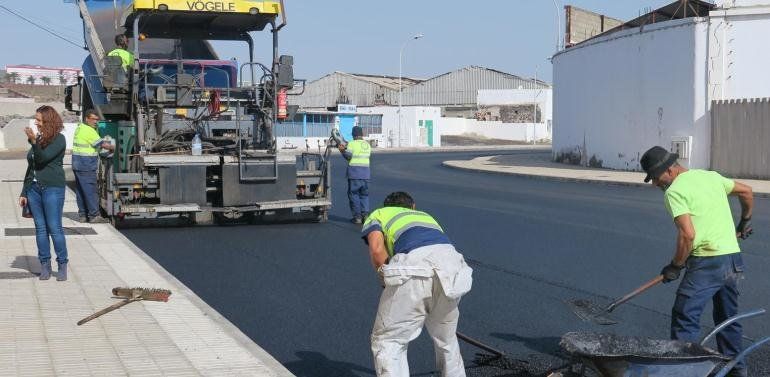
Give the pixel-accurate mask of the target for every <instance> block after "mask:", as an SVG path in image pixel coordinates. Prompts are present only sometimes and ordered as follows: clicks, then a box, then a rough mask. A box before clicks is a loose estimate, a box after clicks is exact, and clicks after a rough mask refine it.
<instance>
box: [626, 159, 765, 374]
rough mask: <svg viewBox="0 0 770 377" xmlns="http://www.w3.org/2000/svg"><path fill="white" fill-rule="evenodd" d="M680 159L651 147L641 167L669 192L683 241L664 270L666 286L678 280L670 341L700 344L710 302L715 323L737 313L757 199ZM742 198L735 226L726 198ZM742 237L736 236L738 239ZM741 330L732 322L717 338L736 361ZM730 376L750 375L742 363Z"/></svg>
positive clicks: (736, 184)
mask: <svg viewBox="0 0 770 377" xmlns="http://www.w3.org/2000/svg"><path fill="white" fill-rule="evenodd" d="M678 158H679V155H677V154H676V153H669V152H668V151H666V150H665V149H664V148H662V147H658V146H656V147H652V148H650V149H649V150H648V151H647V152H645V153H644V155H643V156H642V159H641V160H640V163H641V165H642V169H644V171H645V172H646V173H647V176H646V177H645V179H644V181H645V182H649V181H652V184H653V185H655V186H657V187H659V188H661V189H662V190H663V191H664V201H665V204H666V209H668V212H669V214H670V215H671V217H673V219H674V223H675V224H676V228H677V230H678V236H677V241H676V252H675V253H674V257H673V259H672V260H671V262H670V263H669V264H667V265H666V266H665V267H664V268H663V270H662V271H661V275H663V282H664V283H668V282H671V281H674V280H677V279H679V274H680V272H681V270H683V269H685V275H684V279H682V282H681V283H680V284H679V289H678V290H677V294H676V300H675V302H674V307H673V309H672V311H671V338H672V339H676V340H683V341H687V342H697V341H698V340H699V332H700V316H701V314H702V313H703V310H704V308H705V306H706V304H707V303H708V301H709V300H711V301H712V302H713V304H714V310H713V317H714V323H715V324H718V323H720V322H722V321H724V320H726V319H727V318H729V317H732V316H734V315H736V314H737V313H738V295H739V293H738V280H740V279H742V278H743V270H744V265H743V260H742V258H741V253H740V251H741V250H740V247H739V246H738V241H737V237H739V238H741V239H746V238H747V237H748V236H749V235H750V234H751V233H752V229H751V212H752V207H753V196H752V195H753V194H752V190H751V187H749V186H747V185H745V184H742V183H740V182H736V181H733V180H731V179H727V178H725V177H722V176H721V175H720V174H719V173H717V172H713V171H707V170H697V169H689V170H688V169H687V168H685V167H683V166H681V165H679V164H678V163H677V159H678ZM729 195H734V196H737V197H738V200H739V201H740V204H741V217H740V222H739V223H738V226H737V227H736V226H735V223H734V222H733V217H732V212H731V210H730V204H729V203H728V199H727V197H728V196H729ZM736 236H737V237H736ZM741 336H742V328H741V325H740V324H738V323H733V324H731V325H730V326H728V327H727V328H725V329H724V330H722V331H721V332H720V333H719V334H718V335H717V346H718V347H719V352H721V353H722V354H724V355H726V356H729V357H734V356H736V355H737V354H739V353H740V352H741V350H742V345H741ZM728 376H746V367H745V363H744V362H743V361H741V362H740V363H738V364H737V365H736V366H735V368H733V370H732V371H731V372H730V374H729V375H728Z"/></svg>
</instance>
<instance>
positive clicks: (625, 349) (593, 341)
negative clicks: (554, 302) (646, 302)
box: [559, 332, 719, 359]
mask: <svg viewBox="0 0 770 377" xmlns="http://www.w3.org/2000/svg"><path fill="white" fill-rule="evenodd" d="M559 344H560V345H561V347H562V348H563V349H564V351H566V352H567V353H569V354H573V355H580V356H589V357H613V356H628V355H633V356H638V357H648V358H655V359H673V358H693V357H696V358H697V357H710V356H715V355H719V353H717V352H716V351H712V350H710V349H708V348H704V347H701V346H700V345H698V344H693V343H687V342H680V341H673V340H663V339H650V338H640V337H633V336H620V335H616V334H601V333H593V332H570V333H567V334H564V336H563V337H562V338H561V342H560V343H559Z"/></svg>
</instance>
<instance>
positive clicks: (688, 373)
mask: <svg viewBox="0 0 770 377" xmlns="http://www.w3.org/2000/svg"><path fill="white" fill-rule="evenodd" d="M764 313H765V310H764V309H759V310H754V311H751V312H748V313H744V314H739V315H736V316H733V317H731V318H729V319H727V320H726V321H724V322H722V323H720V324H719V325H718V326H717V327H716V328H715V329H714V330H713V331H711V332H710V333H709V334H707V335H706V336H705V337H703V339H702V340H701V341H700V343H698V344H695V343H690V342H683V341H678V340H662V339H645V338H638V337H630V336H619V335H614V334H600V333H593V332H570V333H567V334H565V335H564V336H563V337H562V338H561V343H560V345H561V347H562V348H563V349H564V350H565V351H566V352H567V353H568V354H570V355H571V356H572V357H573V359H575V361H577V362H578V363H580V364H582V366H583V372H585V367H588V368H590V369H592V370H593V371H594V372H596V373H598V374H599V375H600V376H602V377H724V376H725V375H726V374H727V373H728V372H730V370H731V369H733V367H734V366H735V365H736V364H737V363H738V362H739V361H740V360H743V359H744V358H745V357H746V356H747V355H748V354H749V353H751V352H752V351H754V350H755V349H756V348H757V347H759V346H761V345H763V344H765V343H767V342H768V341H770V337H767V338H764V339H762V340H760V341H757V342H756V343H753V344H751V345H750V346H748V347H745V348H744V350H743V351H742V352H741V353H740V354H738V355H737V356H735V357H734V358H730V357H727V356H725V355H723V354H721V353H719V352H717V351H714V350H712V349H710V348H708V347H706V345H705V344H706V342H708V341H709V340H710V339H711V338H712V337H714V335H716V334H717V333H718V332H720V331H721V330H722V329H724V328H725V327H727V326H728V325H730V324H731V323H733V322H735V321H737V320H740V319H743V318H748V317H754V316H757V315H760V314H764ZM581 374H582V373H581Z"/></svg>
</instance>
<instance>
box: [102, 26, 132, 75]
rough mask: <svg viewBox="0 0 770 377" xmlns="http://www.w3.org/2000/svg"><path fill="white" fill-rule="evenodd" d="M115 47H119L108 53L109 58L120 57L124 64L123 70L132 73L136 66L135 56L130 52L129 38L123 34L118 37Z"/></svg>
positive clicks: (116, 37)
mask: <svg viewBox="0 0 770 377" xmlns="http://www.w3.org/2000/svg"><path fill="white" fill-rule="evenodd" d="M115 45H116V46H118V47H116V48H115V49H113V50H112V51H110V52H109V53H107V56H118V57H120V60H121V61H122V62H123V69H125V70H126V72H128V71H130V70H131V67H133V66H134V54H132V53H131V52H130V51H128V38H126V36H125V35H123V34H118V35H116V36H115Z"/></svg>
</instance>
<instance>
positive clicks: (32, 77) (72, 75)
mask: <svg viewBox="0 0 770 377" xmlns="http://www.w3.org/2000/svg"><path fill="white" fill-rule="evenodd" d="M5 71H6V74H9V73H15V74H16V75H17V77H16V84H36V85H44V84H45V80H48V84H49V85H73V84H77V81H78V75H79V74H80V70H79V69H77V68H56V67H42V66H39V65H7V66H5ZM44 77H45V78H46V79H43V78H44Z"/></svg>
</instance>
